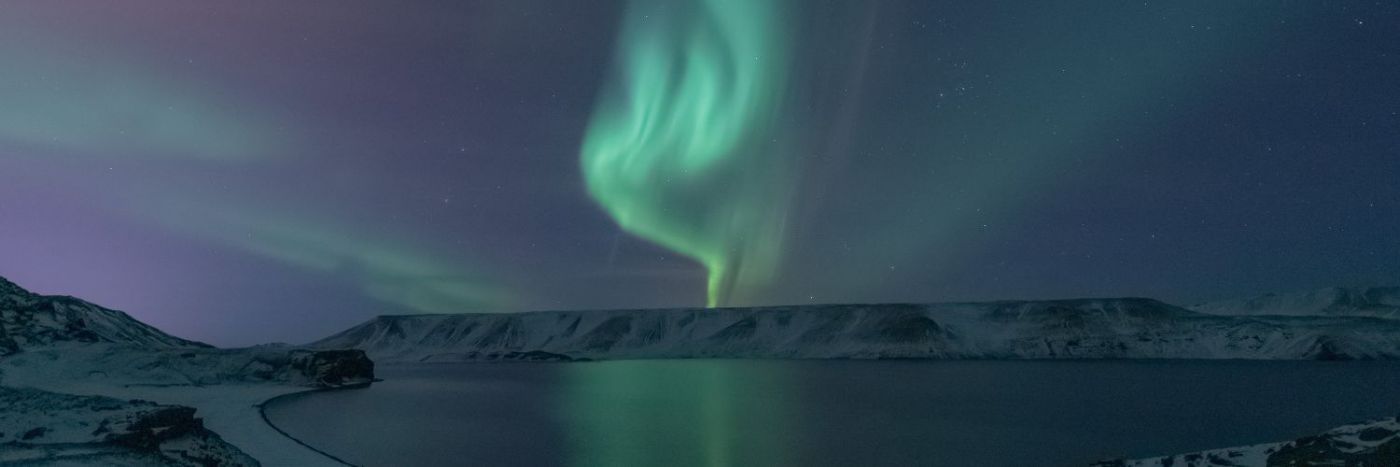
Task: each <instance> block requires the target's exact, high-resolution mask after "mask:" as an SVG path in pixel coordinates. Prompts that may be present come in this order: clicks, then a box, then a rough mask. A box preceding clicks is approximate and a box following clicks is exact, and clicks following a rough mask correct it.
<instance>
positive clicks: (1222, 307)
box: [1191, 287, 1400, 319]
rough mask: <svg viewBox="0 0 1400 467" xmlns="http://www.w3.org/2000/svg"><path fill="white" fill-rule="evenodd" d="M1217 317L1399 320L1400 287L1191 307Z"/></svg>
mask: <svg viewBox="0 0 1400 467" xmlns="http://www.w3.org/2000/svg"><path fill="white" fill-rule="evenodd" d="M1191 309H1193V310H1195V311H1199V312H1201V313H1210V314H1217V315H1281V316H1373V317H1377V318H1387V319H1400V287H1364V288H1346V287H1329V288H1325V289H1318V290H1309V291H1305V292H1293V293H1285V294H1265V295H1261V296H1258V297H1250V298H1243V299H1236V300H1225V301H1220V302H1211V303H1205V304H1201V305H1196V306H1193V307H1191Z"/></svg>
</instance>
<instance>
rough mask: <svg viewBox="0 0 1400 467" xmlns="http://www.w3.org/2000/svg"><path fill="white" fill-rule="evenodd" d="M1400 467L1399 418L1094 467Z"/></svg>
mask: <svg viewBox="0 0 1400 467" xmlns="http://www.w3.org/2000/svg"><path fill="white" fill-rule="evenodd" d="M1313 465H1319V466H1320V465H1337V466H1357V467H1387V466H1400V417H1395V418H1387V419H1382V420H1374V421H1370V422H1365V423H1357V424H1352V425H1344V426H1340V427H1337V428H1333V429H1331V430H1327V431H1325V432H1323V433H1319V434H1317V435H1315V436H1308V437H1304V438H1299V439H1296V440H1292V441H1284V442H1277V443H1264V444H1256V445H1253V446H1239V447H1233V448H1224V449H1212V450H1209V451H1201V452H1192V453H1186V454H1177V455H1173V456H1163V457H1154V458H1149V459H1135V460H1126V461H1109V462H1103V463H1101V464H1098V466H1097V467H1265V466H1313Z"/></svg>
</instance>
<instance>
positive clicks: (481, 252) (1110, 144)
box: [0, 0, 1400, 345]
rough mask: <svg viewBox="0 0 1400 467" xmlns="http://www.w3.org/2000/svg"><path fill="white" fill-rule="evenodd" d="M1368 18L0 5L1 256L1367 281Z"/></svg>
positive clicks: (895, 298) (481, 292)
mask: <svg viewBox="0 0 1400 467" xmlns="http://www.w3.org/2000/svg"><path fill="white" fill-rule="evenodd" d="M1395 24H1400V6H1396V5H1392V4H1389V3H1384V2H1383V3H1337V4H1331V3H1328V4H1324V3H1315V2H1282V3H1280V2H1266V1H1262V0H1261V1H1248V2H1229V3H1222V2H1211V1H1204V0H1201V1H1190V2H1185V3H1182V2H1161V3H1158V2H1146V3H1142V2H1135V3H1131V4H1129V3H1122V2H1110V1H1106V0H1105V1H1093V2H1087V3H1076V4H1073V5H1063V4H1054V3H1045V2H1030V1H1024V2H1021V1H1005V2H1003V1H996V2H938V1H923V0H907V1H905V0H894V1H882V2H869V3H858V2H844V1H826V0H812V1H803V2H801V4H800V5H796V4H794V3H785V2H765V1H737V0H736V1H724V0H695V1H685V2H644V1H638V2H635V3H629V2H625V1H601V0H600V1H586V2H556V1H547V0H522V1H512V2H492V1H475V0H472V1H462V2H445V3H413V4H387V3H378V2H368V1H364V2H359V1H355V2H338V3H336V4H335V5H334V7H331V6H328V4H324V3H316V2H306V3H300V2H297V3H287V2H263V1H256V2H247V3H238V4H203V3H199V4H196V3H190V2H178V1H173V0H170V1H167V0H150V1H141V2H136V3H128V4H121V5H117V4H110V3H106V2H97V1H86V0H79V1H65V2H16V3H9V4H6V5H4V6H0V258H3V260H0V276H4V277H6V278H9V279H12V280H14V281H15V282H16V283H19V284H20V285H22V286H25V287H27V288H30V289H33V290H36V291H39V292H44V293H57V294H71V295H75V296H79V297H83V298H85V299H89V300H92V301H94V302H97V303H101V304H104V305H109V306H112V307H115V308H120V309H123V310H126V311H128V312H130V313H131V314H132V315H134V316H136V317H137V318H139V319H141V320H143V321H145V322H148V323H151V324H153V325H155V326H157V327H159V328H161V329H164V330H167V331H169V332H171V333H173V334H177V335H181V336H186V337H190V338H194V339H199V340H205V341H208V342H210V343H214V344H221V345H232V344H254V343H262V342H266V341H268V340H281V341H289V342H306V341H309V340H312V339H315V338H319V337H322V336H324V335H326V334H328V333H330V332H333V331H336V330H340V329H343V328H345V327H348V326H349V325H351V324H354V323H357V322H360V321H363V320H365V319H367V318H369V317H370V316H373V315H376V314H382V313H440V312H451V311H479V312H514V311H524V310H534V309H586V308H630V307H671V306H699V305H704V304H706V303H709V304H725V305H750V304H789V303H831V302H904V301H960V300H985V299H1013V298H1055V297H1082V296H1153V297H1160V298H1163V299H1168V300H1171V301H1175V302H1180V303H1192V302H1196V301H1203V300H1211V299H1219V298H1226V297H1233V296H1241V295H1252V294H1256V293H1262V292H1267V291H1288V290H1297V289H1305V288H1315V287H1324V286H1334V285H1387V284H1396V283H1400V262H1397V261H1395V259H1396V258H1397V256H1400V235H1396V232H1400V184H1397V183H1395V182H1394V180H1395V179H1396V178H1397V177H1398V176H1400V175H1397V174H1400V139H1397V137H1396V135H1397V134H1400V87H1397V86H1395V85H1394V77H1395V76H1400V50H1397V49H1396V46H1395V44H1400V30H1397V28H1395V27H1393V25H1395Z"/></svg>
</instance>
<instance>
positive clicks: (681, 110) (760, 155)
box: [583, 0, 793, 306]
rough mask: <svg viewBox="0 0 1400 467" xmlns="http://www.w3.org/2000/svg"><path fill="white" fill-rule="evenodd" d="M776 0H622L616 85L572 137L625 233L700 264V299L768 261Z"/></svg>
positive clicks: (777, 210) (778, 78)
mask: <svg viewBox="0 0 1400 467" xmlns="http://www.w3.org/2000/svg"><path fill="white" fill-rule="evenodd" d="M782 5H783V3H780V2H776V1H774V2H750V1H736V0H702V1H695V2H668V3H657V2H642V1H637V2H633V3H631V4H630V10H629V12H628V13H627V19H626V21H625V23H624V26H623V31H622V33H621V38H620V39H619V44H620V46H619V48H620V49H621V55H622V56H621V57H620V58H619V60H618V61H619V62H620V66H621V68H622V70H621V73H620V74H621V75H622V76H621V81H622V83H623V84H621V86H620V87H621V89H620V90H615V91H613V93H614V94H617V95H605V97H604V98H603V99H604V100H603V103H602V104H601V105H600V107H601V109H600V110H599V111H598V113H597V115H596V116H595V117H594V119H593V121H592V123H591V124H590V126H589V129H588V133H587V134H586V136H585V140H584V144H583V173H584V177H586V180H587V186H588V190H589V193H591V194H592V195H593V197H594V198H596V199H597V200H598V201H599V202H600V203H601V204H602V205H603V207H604V208H606V209H607V211H608V212H609V213H610V214H611V215H612V216H613V218H614V219H616V220H617V222H618V224H619V225H621V226H622V228H623V229H625V230H627V231H628V232H631V233H634V234H637V235H639V236H641V237H643V238H646V239H649V240H652V241H655V242H656V243H658V244H661V245H663V246H666V247H668V248H671V249H673V250H676V251H678V252H680V253H682V254H684V255H686V256H688V257H691V258H694V259H695V260H696V261H698V262H699V263H700V264H702V265H704V266H705V268H706V269H707V270H708V273H709V279H708V284H707V289H708V291H707V303H708V304H709V305H710V306H715V305H718V304H722V303H726V302H728V300H729V298H730V297H729V296H730V292H731V290H732V289H733V288H734V287H736V286H748V285H758V284H761V283H763V282H764V281H766V280H767V279H768V278H769V277H770V276H771V275H772V274H773V272H774V271H773V270H774V268H776V267H777V262H778V255H779V254H780V253H781V251H782V248H783V247H782V244H781V243H782V235H783V232H782V230H783V226H784V223H785V222H786V219H785V217H786V212H785V210H786V207H787V197H788V188H787V185H788V182H787V179H788V178H790V177H791V172H792V170H793V168H792V167H790V166H788V165H787V164H784V162H785V158H784V157H783V155H782V154H781V153H780V151H782V149H781V148H780V147H778V145H777V144H774V141H776V140H777V138H776V137H775V134H774V133H775V132H776V131H777V130H776V129H775V125H774V122H773V120H774V119H775V118H778V116H779V114H778V110H779V109H778V102H777V101H778V100H779V99H780V98H781V97H782V96H783V91H784V85H785V84H786V83H785V74H786V71H787V70H786V69H787V67H788V64H787V63H786V61H787V57H786V55H787V51H786V50H785V49H786V47H785V45H784V42H785V41H786V40H787V37H786V34H785V32H784V31H783V24H782V22H781V21H780V20H781V18H782V15H783V14H784V11H783V9H782Z"/></svg>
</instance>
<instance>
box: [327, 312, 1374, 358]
mask: <svg viewBox="0 0 1400 467" xmlns="http://www.w3.org/2000/svg"><path fill="white" fill-rule="evenodd" d="M311 345H312V346H313V347H317V348H358V349H363V350H365V351H366V352H367V353H369V355H370V356H371V357H372V358H374V359H375V360H378V361H464V360H492V359H560V360H567V359H637V358H935V359H937V358H946V359H958V358H961V359H976V358H987V359H1045V358H1183V359H1226V358H1230V359H1390V358H1400V321H1391V320H1382V319H1375V318H1361V317H1288V316H1258V317H1255V316H1218V315H1210V314H1203V313H1197V312H1194V311H1191V310H1187V309H1184V308H1180V307H1176V306H1173V305H1169V304H1166V303H1163V302H1159V301H1156V300H1151V299H1145V298H1118V299H1082V300H1049V301H1002V302H987V303H953V304H927V305H916V304H887V305H814V306H791V307H760V308H723V309H698V308H686V309H664V310H609V311H554V312H533V313H513V314H456V315H410V316H381V317H378V318H375V319H373V320H370V321H369V322H366V323H364V324H361V325H359V326H355V327H353V328H351V329H349V330H346V331H344V332H341V333H339V334H336V335H334V336H331V337H328V338H326V339H323V340H321V341H319V342H316V343H313V344H311Z"/></svg>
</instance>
